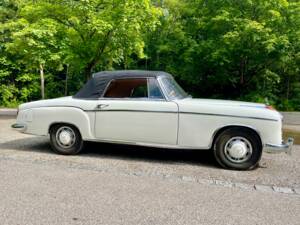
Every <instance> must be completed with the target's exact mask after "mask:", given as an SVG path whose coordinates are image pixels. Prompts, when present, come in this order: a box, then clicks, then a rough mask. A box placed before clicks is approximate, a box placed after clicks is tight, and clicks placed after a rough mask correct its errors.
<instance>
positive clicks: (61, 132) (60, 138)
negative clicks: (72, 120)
mask: <svg viewBox="0 0 300 225" xmlns="http://www.w3.org/2000/svg"><path fill="white" fill-rule="evenodd" d="M56 141H57V144H58V145H59V146H60V147H62V148H70V147H72V146H73V145H74V143H75V141H76V136H75V133H74V131H73V129H72V128H70V127H66V126H64V127H60V128H59V129H58V130H57V132H56Z"/></svg>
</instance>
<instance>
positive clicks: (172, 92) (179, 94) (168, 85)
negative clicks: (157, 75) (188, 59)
mask: <svg viewBox="0 0 300 225" xmlns="http://www.w3.org/2000/svg"><path fill="white" fill-rule="evenodd" d="M161 81H162V84H163V86H164V90H165V91H166V95H167V96H168V98H169V99H172V100H173V99H183V98H186V97H188V94H187V93H185V91H184V90H183V89H182V88H181V87H180V86H179V84H177V83H176V81H175V80H174V79H173V78H171V77H162V78H161Z"/></svg>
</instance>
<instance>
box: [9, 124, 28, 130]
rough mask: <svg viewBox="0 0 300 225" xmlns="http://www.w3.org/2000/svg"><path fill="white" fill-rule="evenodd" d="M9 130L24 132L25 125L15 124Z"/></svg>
mask: <svg viewBox="0 0 300 225" xmlns="http://www.w3.org/2000/svg"><path fill="white" fill-rule="evenodd" d="M11 128H13V129H14V130H18V131H24V130H26V125H25V124H19V123H15V124H13V125H11Z"/></svg>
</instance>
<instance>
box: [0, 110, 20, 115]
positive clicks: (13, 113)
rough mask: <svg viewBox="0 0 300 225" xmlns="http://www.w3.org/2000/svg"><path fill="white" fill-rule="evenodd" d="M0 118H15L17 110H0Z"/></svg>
mask: <svg viewBox="0 0 300 225" xmlns="http://www.w3.org/2000/svg"><path fill="white" fill-rule="evenodd" d="M0 116H17V109H6V108H4V109H0Z"/></svg>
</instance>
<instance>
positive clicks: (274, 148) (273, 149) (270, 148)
mask: <svg viewBox="0 0 300 225" xmlns="http://www.w3.org/2000/svg"><path fill="white" fill-rule="evenodd" d="M293 144H294V139H293V138H288V139H287V141H286V142H283V143H282V144H280V145H274V144H266V145H265V147H264V151H265V152H268V153H281V152H285V153H287V154H289V155H291V154H292V148H293Z"/></svg>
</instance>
